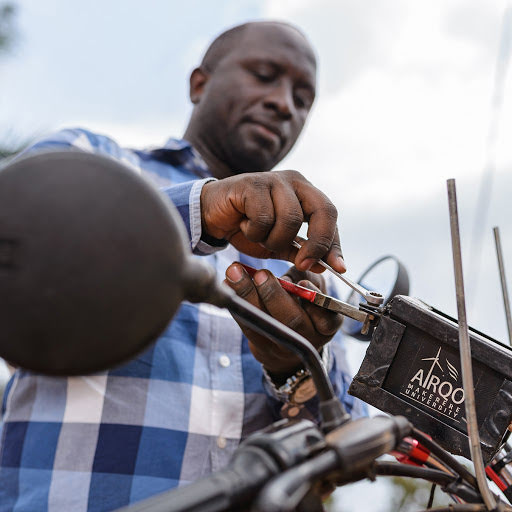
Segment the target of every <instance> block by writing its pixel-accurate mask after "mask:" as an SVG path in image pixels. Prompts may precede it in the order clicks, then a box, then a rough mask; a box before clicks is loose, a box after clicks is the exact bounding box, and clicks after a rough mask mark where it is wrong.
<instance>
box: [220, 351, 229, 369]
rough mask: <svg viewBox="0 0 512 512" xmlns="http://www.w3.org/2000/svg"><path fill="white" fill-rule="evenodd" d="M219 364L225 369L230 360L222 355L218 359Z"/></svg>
mask: <svg viewBox="0 0 512 512" xmlns="http://www.w3.org/2000/svg"><path fill="white" fill-rule="evenodd" d="M219 364H220V365H221V366H222V367H223V368H227V367H228V366H229V365H230V364H231V360H230V359H229V357H228V356H227V355H225V354H224V355H222V356H220V357H219Z"/></svg>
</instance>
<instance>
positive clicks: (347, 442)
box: [326, 416, 412, 473]
mask: <svg viewBox="0 0 512 512" xmlns="http://www.w3.org/2000/svg"><path fill="white" fill-rule="evenodd" d="M411 432H412V425H411V423H410V422H409V421H408V420H407V419H406V418H404V417H403V416H393V417H388V416H375V417H373V418H361V419H359V420H356V421H353V422H351V423H347V424H346V425H344V426H343V427H341V428H338V429H336V430H333V431H332V432H329V434H327V435H326V441H327V444H328V445H329V446H330V447H331V448H333V449H334V450H335V451H336V454H337V456H338V464H339V468H340V469H342V470H345V471H348V472H350V473H357V472H359V471H360V469H361V468H364V467H365V466H367V465H368V464H370V463H371V462H373V461H374V460H375V459H376V458H377V457H379V456H381V455H384V454H385V453H387V452H389V451H391V450H393V449H394V448H396V446H397V445H398V443H399V442H400V441H401V440H402V439H403V438H404V437H405V436H407V435H409V434H410V433H411Z"/></svg>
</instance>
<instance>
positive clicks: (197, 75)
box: [189, 68, 210, 105]
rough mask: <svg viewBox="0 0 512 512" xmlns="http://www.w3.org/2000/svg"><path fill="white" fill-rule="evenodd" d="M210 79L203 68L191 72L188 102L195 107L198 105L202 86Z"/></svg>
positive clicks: (202, 89)
mask: <svg viewBox="0 0 512 512" xmlns="http://www.w3.org/2000/svg"><path fill="white" fill-rule="evenodd" d="M209 78H210V75H209V73H207V72H206V71H205V70H204V69H203V68H196V69H194V71H192V74H191V75H190V91H189V95H190V101H191V102H192V103H193V104H194V105H195V104H196V103H199V100H200V99H201V96H202V95H203V91H204V86H205V85H206V82H208V79H209Z"/></svg>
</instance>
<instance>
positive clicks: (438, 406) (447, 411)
mask: <svg viewBox="0 0 512 512" xmlns="http://www.w3.org/2000/svg"><path fill="white" fill-rule="evenodd" d="M430 362H431V364H426V363H430ZM441 363H443V364H444V368H443V365H442V364H441ZM413 368H414V370H413V372H414V374H412V372H411V377H410V379H409V380H408V381H406V383H405V384H404V385H403V386H402V389H401V390H400V394H401V395H404V396H407V397H408V398H411V399H412V400H414V401H415V402H418V403H420V404H422V405H423V406H425V407H427V408H429V409H432V410H434V411H436V412H437V413H438V414H442V415H443V416H447V417H449V418H452V419H453V420H455V421H457V422H459V421H461V416H462V411H463V406H461V404H462V403H463V402H464V389H463V388H462V385H461V383H460V381H459V371H458V370H457V368H456V367H455V366H454V365H453V364H452V363H450V361H448V359H447V358H446V357H444V358H441V347H439V350H438V351H437V354H436V355H435V356H433V357H425V358H423V359H420V360H418V361H417V364H416V365H415V366H413Z"/></svg>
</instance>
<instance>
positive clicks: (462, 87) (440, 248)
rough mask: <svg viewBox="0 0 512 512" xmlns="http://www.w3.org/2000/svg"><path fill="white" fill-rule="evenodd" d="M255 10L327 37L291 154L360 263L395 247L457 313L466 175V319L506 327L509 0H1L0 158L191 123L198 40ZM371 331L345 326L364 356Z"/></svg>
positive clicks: (398, 490)
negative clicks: (452, 195)
mask: <svg viewBox="0 0 512 512" xmlns="http://www.w3.org/2000/svg"><path fill="white" fill-rule="evenodd" d="M254 19H278V20H283V21H288V22H291V23H294V24H296V25H298V26H299V27H300V28H302V30H303V31H304V32H305V33H306V35H307V36H308V38H309V39H310V40H311V42H312V44H313V46H314V47H315V49H316V51H317V54H318V59H319V83H318V96H317V101H316V103H315V106H314V109H313V112H312V114H311V117H310V120H309V123H308V126H307V127H306V129H305V131H304V134H303V135H302V138H301V140H300V141H299V143H298V144H297V146H296V149H295V150H294V151H293V152H292V153H291V154H290V155H289V156H288V157H287V159H286V161H284V162H283V163H282V164H281V165H280V166H279V168H281V169H285V168H294V169H298V170H300V171H301V172H302V173H303V174H304V175H306V177H308V178H309V179H310V180H311V181H312V182H313V183H314V184H315V185H316V186H318V187H319V188H321V189H322V190H324V191H325V192H326V193H327V194H328V195H329V196H330V197H331V199H332V200H333V201H334V203H335V204H336V206H337V207H338V209H339V212H340V221H339V226H340V231H341V237H342V244H343V250H344V255H345V260H346V262H347V265H348V275H349V276H351V277H353V278H356V277H357V276H358V275H359V274H360V273H361V272H362V271H363V270H364V269H365V268H366V267H367V266H368V265H369V264H371V263H372V262H373V261H374V260H376V259H377V258H378V257H380V256H382V255H384V254H394V255H395V256H397V257H398V258H399V259H400V260H401V261H402V262H403V263H404V264H405V266H406V267H407V269H408V270H409V274H410V278H411V293H410V294H411V295H413V296H416V297H419V298H421V299H423V300H424V301H425V302H427V303H430V304H432V305H435V306H437V307H438V308H440V309H442V310H444V311H446V312H447V313H449V314H452V315H456V302H455V291H454V279H453V266H452V256H451V245H450V235H449V219H448V207H447V194H446V180H447V179H448V178H455V179H456V183H457V194H458V200H459V215H460V224H461V226H460V228H461V236H462V249H463V263H464V271H465V275H464V277H465V284H466V295H467V305H468V319H469V323H470V324H471V325H472V326H474V327H476V328H478V329H480V330H482V331H484V332H485V333H487V334H489V335H491V336H494V337H496V338H498V339H500V340H502V341H507V339H508V335H507V327H506V321H505V314H504V308H503V303H502V298H501V288H500V282H499V274H498V267H497V260H496V255H495V248H494V238H493V234H492V228H493V226H498V227H499V228H500V233H501V241H502V246H503V252H504V259H505V268H506V270H507V272H508V274H509V275H512V223H511V222H510V217H511V213H512V204H511V193H512V172H511V171H512V78H511V72H510V70H509V67H510V66H509V61H510V53H511V48H512V7H511V3H510V2H508V1H505V0H432V1H430V2H419V1H410V0H389V1H387V2H381V1H379V0H367V1H365V2H360V1H358V0H314V1H313V0H290V1H284V0H267V1H263V0H261V1H256V0H240V1H238V2H234V1H228V0H217V1H216V2H208V1H206V0H204V1H199V0H189V1H188V2H186V3H185V2H177V1H175V0H146V1H145V2H138V1H134V0H133V1H132V0H101V1H100V0H89V1H88V2H77V1H69V0H67V1H66V0H44V1H43V0H10V1H7V0H0V157H1V158H4V159H5V158H8V157H9V155H11V154H14V153H15V152H16V151H17V150H19V148H21V147H23V146H24V145H26V144H28V143H30V142H32V141H34V140H36V139H37V138H39V137H42V136H44V135H45V134H48V133H50V132H52V131H55V130H57V129H59V128H63V127H74V126H81V127H85V128H89V129H91V130H93V131H97V132H100V133H104V134H107V135H109V136H111V137H112V138H114V139H116V140H117V141H118V142H120V143H121V144H124V145H127V146H132V147H144V146H155V145H161V144H163V143H164V142H165V140H166V139H167V138H168V137H170V136H178V137H179V136H180V135H182V133H183V131H184V128H185V126H186V122H187V119H188V114H189V112H190V104H189V101H188V94H187V88H188V75H189V74H190V72H191V70H192V69H193V67H194V66H195V65H196V64H198V63H199V61H200V58H201V56H202V52H203V51H204V49H205V48H206V46H207V45H208V43H209V42H210V41H211V40H212V38H214V37H215V36H216V35H218V34H219V33H220V32H222V31H223V30H225V29H226V28H228V27H230V26H232V25H235V24H238V23H242V22H244V21H248V20H254ZM341 293H342V295H343V294H344V293H346V295H348V289H347V290H346V291H345V290H341ZM365 347H366V346H365V345H364V344H361V343H359V342H357V341H355V340H353V341H350V340H349V348H348V351H349V355H350V360H351V364H352V365H353V367H354V370H357V367H358V364H359V361H360V359H361V357H362V356H363V354H364V350H365ZM390 489H391V491H390ZM422 493H423V494H422ZM425 493H426V495H427V496H428V490H424V489H420V490H418V489H417V488H416V487H415V486H414V485H413V486H411V485H410V484H409V483H408V482H404V481H399V482H396V481H395V482H394V484H392V483H390V482H382V483H380V484H371V483H363V484H358V485H353V486H350V487H347V488H344V489H341V490H340V491H338V492H337V493H336V494H335V496H334V498H333V500H332V504H331V510H333V511H349V510H355V509H357V510H358V511H366V510H368V511H381V512H384V511H386V512H387V511H397V510H413V509H418V508H420V507H418V505H415V507H413V508H412V509H411V508H410V505H408V504H407V503H408V502H409V501H410V500H412V501H414V500H415V499H418V496H420V495H421V500H422V501H420V503H421V504H422V505H425V504H426V501H427V497H425V496H424V494H425ZM414 496H416V498H414ZM401 502H403V503H401Z"/></svg>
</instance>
